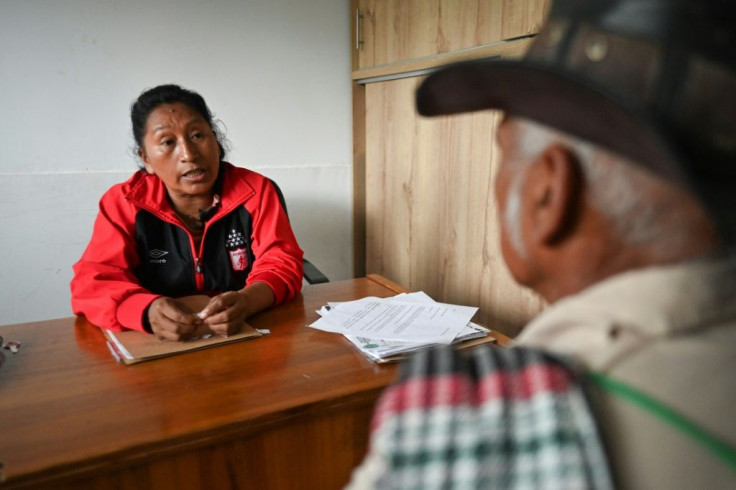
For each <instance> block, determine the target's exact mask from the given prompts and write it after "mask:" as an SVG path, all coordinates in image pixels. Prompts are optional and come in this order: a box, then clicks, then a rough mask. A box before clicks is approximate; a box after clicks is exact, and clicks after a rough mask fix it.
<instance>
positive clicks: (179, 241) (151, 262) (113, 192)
mask: <svg viewBox="0 0 736 490" xmlns="http://www.w3.org/2000/svg"><path fill="white" fill-rule="evenodd" d="M220 179H221V180H220ZM218 180H219V181H220V186H221V190H220V203H219V205H218V206H217V208H216V209H214V214H213V215H212V216H211V218H209V219H208V220H207V221H206V223H205V228H204V234H203V236H202V240H201V243H200V244H199V246H196V245H195V243H194V239H193V237H192V236H191V234H190V233H189V230H188V229H187V227H186V226H185V225H184V224H183V223H182V221H181V220H180V219H179V217H178V216H177V214H176V213H175V212H174V210H173V208H172V207H171V205H170V204H169V201H168V199H167V198H166V188H165V186H164V185H163V183H162V182H161V180H160V179H159V178H158V177H155V176H153V175H149V174H148V173H146V172H145V171H138V172H136V173H135V174H134V175H133V177H131V178H130V179H129V180H128V181H127V182H124V183H122V184H118V185H115V186H113V187H112V188H111V189H110V190H108V191H107V192H106V193H105V194H104V195H103V196H102V199H101V200H100V212H99V214H98V215H97V220H96V221H95V226H94V231H93V233H92V239H91V240H90V243H89V245H88V246H87V249H86V250H85V252H84V254H83V255H82V258H81V259H80V260H79V262H77V263H76V264H75V265H74V279H72V282H71V290H72V310H73V311H74V314H76V315H85V316H86V317H87V318H88V319H89V320H90V322H92V323H93V324H95V325H97V326H99V327H102V328H107V329H110V330H116V331H120V330H123V329H124V328H129V329H135V330H142V331H143V330H144V326H143V315H144V312H145V310H146V308H147V307H148V306H149V305H150V304H151V302H152V301H153V300H154V299H156V298H158V297H159V296H170V297H178V296H186V295H191V294H209V295H214V294H218V293H220V292H223V291H232V290H239V289H242V288H243V287H245V285H246V284H251V283H253V282H264V283H266V284H267V285H268V286H269V287H270V288H271V289H272V290H273V293H274V296H275V299H276V300H275V304H279V303H283V302H285V301H288V300H290V299H292V298H293V297H294V296H295V295H296V294H297V293H298V292H299V291H300V290H301V284H302V276H303V262H302V258H303V253H302V250H301V249H300V248H299V245H298V244H297V242H296V238H295V237H294V233H293V232H292V230H291V226H290V225H289V220H288V217H287V216H286V212H285V210H284V208H283V206H282V205H281V202H280V200H279V197H278V194H277V192H276V190H275V188H274V186H273V183H272V182H271V181H270V180H269V179H268V178H266V177H264V176H262V175H260V174H257V173H255V172H252V171H250V170H247V169H244V168H239V167H235V166H233V165H231V164H229V163H222V164H221V167H220V177H219V178H218Z"/></svg>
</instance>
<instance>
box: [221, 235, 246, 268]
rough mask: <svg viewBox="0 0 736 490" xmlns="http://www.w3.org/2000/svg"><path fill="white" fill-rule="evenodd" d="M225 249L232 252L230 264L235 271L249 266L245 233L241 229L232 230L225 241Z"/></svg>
mask: <svg viewBox="0 0 736 490" xmlns="http://www.w3.org/2000/svg"><path fill="white" fill-rule="evenodd" d="M225 249H226V250H227V251H228V253H229V254H230V264H231V265H232V266H233V270H234V271H244V270H246V269H247V268H248V254H247V253H246V239H245V235H243V234H242V233H240V232H239V231H236V230H231V231H230V235H229V236H228V237H227V241H226V242H225Z"/></svg>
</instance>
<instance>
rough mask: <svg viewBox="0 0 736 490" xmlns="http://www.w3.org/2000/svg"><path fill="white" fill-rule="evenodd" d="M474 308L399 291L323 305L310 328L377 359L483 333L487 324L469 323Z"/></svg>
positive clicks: (388, 357)
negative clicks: (342, 337) (340, 337)
mask: <svg viewBox="0 0 736 490" xmlns="http://www.w3.org/2000/svg"><path fill="white" fill-rule="evenodd" d="M476 311H478V308H475V307H470V306H460V305H451V304H446V303H437V302H435V301H434V300H433V299H432V298H430V297H429V296H428V295H427V294H425V293H423V292H417V293H402V294H399V295H397V296H393V297H390V298H375V297H368V298H363V299H359V300H357V301H350V302H346V303H328V304H327V305H326V306H324V307H322V309H321V310H319V311H318V312H317V313H319V315H320V316H321V318H320V319H319V320H317V321H316V322H314V323H313V324H311V325H310V327H312V328H316V329H319V330H324V331H326V332H335V333H341V334H343V335H345V337H346V338H347V339H348V340H349V341H350V342H352V343H353V344H354V345H355V346H356V347H357V348H358V349H359V350H360V352H362V353H363V354H364V355H365V356H366V357H368V358H369V359H372V360H374V361H379V362H383V361H389V360H394V359H396V358H397V356H401V355H403V354H406V353H408V352H411V351H414V350H417V349H420V348H422V347H426V346H428V345H432V344H451V343H460V342H466V341H468V340H471V339H477V338H482V337H488V336H489V333H490V331H489V330H488V329H487V328H484V327H481V326H480V325H476V324H474V323H471V322H470V319H471V318H472V317H473V315H474V314H475V312H476Z"/></svg>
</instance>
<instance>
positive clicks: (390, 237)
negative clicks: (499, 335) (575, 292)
mask: <svg viewBox="0 0 736 490" xmlns="http://www.w3.org/2000/svg"><path fill="white" fill-rule="evenodd" d="M420 81H421V77H411V78H404V79H397V80H391V81H385V82H377V83H370V84H368V85H366V87H365V172H366V177H365V203H366V210H365V215H366V270H367V272H368V273H378V274H382V275H384V276H386V277H389V278H391V279H393V280H395V281H397V282H399V283H401V284H403V285H405V286H407V287H409V288H410V289H411V290H423V291H425V292H426V293H427V294H429V295H430V296H432V297H433V298H434V299H436V300H438V301H442V302H449V303H458V304H466V305H471V306H480V308H481V312H480V315H479V321H481V322H483V323H485V324H487V325H489V326H491V327H492V328H495V329H497V330H500V331H502V332H504V333H506V334H507V335H515V334H516V333H517V332H518V330H519V329H520V327H521V326H522V325H524V324H525V323H526V322H527V321H528V320H529V319H530V318H531V317H532V316H534V315H535V314H536V313H537V312H538V311H539V310H540V309H541V307H542V300H541V299H540V298H539V297H538V296H536V295H535V294H534V293H532V292H530V291H529V290H526V289H522V288H521V287H519V286H518V285H516V283H515V282H514V281H513V279H512V278H511V277H510V275H509V272H508V270H507V268H506V266H505V264H504V262H503V259H502V257H501V251H500V245H499V230H498V226H497V220H496V209H495V203H494V195H493V177H494V175H495V168H496V166H497V162H498V150H497V148H496V145H495V130H496V129H495V126H496V123H497V119H498V117H499V113H498V112H491V111H483V112H478V113H473V114H464V115H459V116H451V117H442V118H423V117H420V116H418V115H417V114H416V110H415V108H414V91H415V90H416V87H417V85H418V83H419V82H420Z"/></svg>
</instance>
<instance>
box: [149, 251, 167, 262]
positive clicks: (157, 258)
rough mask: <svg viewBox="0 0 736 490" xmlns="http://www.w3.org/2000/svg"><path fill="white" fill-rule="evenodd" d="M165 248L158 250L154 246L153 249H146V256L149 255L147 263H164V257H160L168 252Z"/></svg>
mask: <svg viewBox="0 0 736 490" xmlns="http://www.w3.org/2000/svg"><path fill="white" fill-rule="evenodd" d="M168 253H169V252H167V251H166V250H159V249H157V248H154V249H153V250H149V251H148V256H149V257H151V258H150V259H148V263H149V264H165V263H166V259H164V258H162V257H163V256H164V255H166V254H168Z"/></svg>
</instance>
